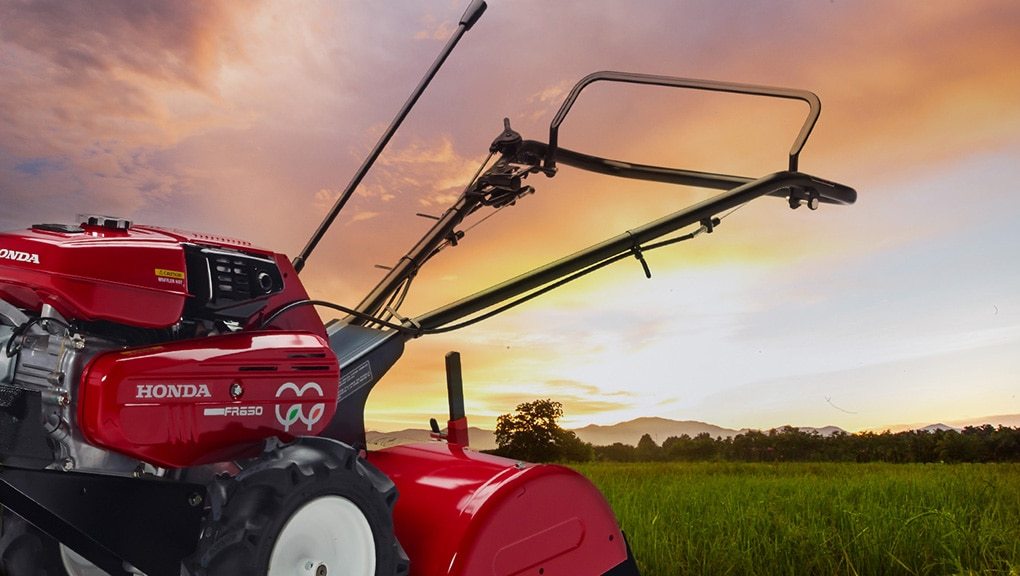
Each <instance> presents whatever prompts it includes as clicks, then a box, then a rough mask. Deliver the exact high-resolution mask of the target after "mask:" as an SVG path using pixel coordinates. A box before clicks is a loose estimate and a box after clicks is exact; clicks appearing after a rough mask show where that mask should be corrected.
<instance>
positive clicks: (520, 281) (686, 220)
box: [415, 172, 857, 330]
mask: <svg viewBox="0 0 1020 576" xmlns="http://www.w3.org/2000/svg"><path fill="white" fill-rule="evenodd" d="M795 187H803V188H810V189H812V190H816V191H817V192H818V193H819V195H820V196H822V197H827V198H831V199H833V200H837V201H838V203H845V204H852V203H853V202H854V200H856V197H857V193H856V192H855V191H854V190H853V189H852V188H849V187H846V186H843V185H840V184H836V183H833V182H828V181H825V180H821V179H818V178H814V177H812V176H809V175H807V174H803V173H800V172H777V173H775V174H770V175H768V176H765V177H763V178H760V179H758V180H755V181H753V182H749V183H747V184H744V185H742V186H738V187H736V188H734V189H732V190H729V191H727V192H723V193H722V194H718V195H716V196H714V197H712V198H709V199H708V200H705V201H703V202H700V203H698V204H694V205H692V206H689V207H687V208H685V209H683V210H679V211H677V212H674V213H672V214H669V215H667V216H664V217H662V218H660V219H658V220H655V221H653V222H650V223H648V224H645V225H644V226H641V227H639V228H635V229H634V230H630V231H628V232H624V233H623V234H620V235H618V236H615V237H613V238H610V239H608V240H606V241H604V242H601V243H599V244H596V245H594V246H591V247H589V248H586V249H584V250H582V251H580V252H577V253H574V254H572V255H570V256H567V257H565V258H561V259H560V260H557V261H555V262H551V263H549V264H547V265H545V266H542V267H540V268H536V269H534V270H532V271H530V272H527V273H525V274H522V275H520V276H517V277H516V278H513V279H510V280H507V281H506V282H503V283H501V284H497V285H496V286H493V287H491V288H488V289H486V290H483V291H481V292H477V293H475V294H473V295H471V296H468V297H466V298H463V299H461V300H458V301H457V302H453V303H451V304H448V305H446V306H443V307H441V308H438V309H436V310H433V311H431V312H428V313H426V314H424V315H422V316H419V317H417V318H415V322H416V323H417V324H418V325H419V326H421V328H423V329H425V330H429V329H433V328H439V327H441V326H444V325H446V324H449V323H451V322H453V321H456V320H459V319H461V318H464V317H467V316H470V315H472V314H475V313H477V312H480V311H482V310H485V309H486V308H489V307H491V306H494V305H496V304H499V303H501V302H504V301H506V300H509V299H511V298H514V297H516V296H519V295H521V294H524V293H526V292H528V291H531V290H534V289H536V288H539V287H541V286H544V285H545V284H548V283H550V282H553V281H556V280H558V279H560V278H563V277H565V276H568V275H570V274H573V273H575V272H578V271H580V270H582V269H584V268H587V267H588V266H592V265H594V264H597V263H599V262H602V261H604V260H607V259H609V258H612V257H614V256H617V255H619V254H621V253H627V252H630V251H632V250H633V248H634V247H635V246H640V245H642V244H645V243H647V242H650V241H652V240H655V239H656V238H660V237H662V236H665V235H667V234H670V233H672V232H675V231H677V230H679V229H681V228H684V227H686V226H690V225H692V224H696V223H698V222H701V221H703V220H705V219H707V218H711V217H713V216H715V215H717V214H719V213H721V212H724V211H726V210H729V209H731V208H735V207H737V206H740V205H741V204H744V203H745V202H749V201H751V200H753V199H755V198H758V197H760V196H766V195H770V194H772V193H774V192H778V191H780V190H783V189H788V188H795Z"/></svg>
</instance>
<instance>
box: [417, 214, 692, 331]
mask: <svg viewBox="0 0 1020 576" xmlns="http://www.w3.org/2000/svg"><path fill="white" fill-rule="evenodd" d="M701 230H702V229H698V230H697V231H696V232H691V233H689V234H684V235H683V236H678V237H676V238H670V239H669V240H663V241H662V242H656V243H654V244H648V245H646V246H644V247H643V248H642V250H643V251H644V252H648V251H649V250H655V249H657V248H662V247H664V246H669V245H671V244H677V243H679V242H683V241H685V240H690V239H692V238H694V237H695V236H697V235H698V234H699V233H701ZM632 255H633V253H632V252H625V253H622V254H617V255H616V256H611V257H609V258H607V259H605V260H603V261H601V262H597V263H595V264H592V265H591V266H589V267H587V268H585V269H583V270H579V271H577V272H575V273H573V274H571V275H570V276H566V277H564V278H561V279H559V280H557V281H556V282H553V283H552V284H548V285H546V286H544V287H542V288H539V289H538V290H536V291H534V292H532V293H530V294H527V295H525V296H522V297H520V298H518V299H517V300H514V301H512V302H508V303H507V304H504V305H503V306H500V307H499V308H496V309H494V310H490V311H488V312H486V313H484V314H481V315H479V316H476V317H474V318H471V319H470V320H465V321H464V322H461V323H459V324H451V325H448V326H443V327H440V328H428V329H423V330H422V331H421V334H422V335H426V334H443V333H446V332H453V331H454V330H460V329H461V328H467V327H468V326H471V325H473V324H477V323H479V322H481V321H482V320H488V319H489V318H492V317H493V316H496V315H497V314H502V313H503V312H506V311H507V310H510V309H512V308H515V307H517V306H520V305H521V304H524V303H525V302H528V301H530V300H533V299H535V298H537V297H539V296H541V295H543V294H546V293H548V292H551V291H553V290H555V289H557V288H559V287H560V286H563V285H564V284H569V283H570V282H573V281H574V280H578V279H580V278H583V277H584V276H587V275H588V274H591V273H592V272H595V271H596V270H600V269H602V268H605V267H606V266H609V265H610V264H615V263H616V262H619V261H620V260H623V259H624V258H628V257H630V256H632Z"/></svg>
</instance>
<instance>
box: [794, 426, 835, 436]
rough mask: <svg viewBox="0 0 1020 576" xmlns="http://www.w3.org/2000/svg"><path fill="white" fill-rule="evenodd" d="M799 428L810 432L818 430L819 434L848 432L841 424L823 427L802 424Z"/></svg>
mask: <svg viewBox="0 0 1020 576" xmlns="http://www.w3.org/2000/svg"><path fill="white" fill-rule="evenodd" d="M797 429H798V430H800V431H801V432H807V433H809V434H810V433H812V432H816V433H817V434H818V435H819V436H832V435H833V434H835V433H837V432H839V433H841V434H846V433H847V431H846V430H844V429H842V428H840V427H839V426H822V427H821V428H812V427H811V426H800V427H799V428H797Z"/></svg>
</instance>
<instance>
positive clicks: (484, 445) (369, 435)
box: [365, 426, 496, 450]
mask: <svg viewBox="0 0 1020 576" xmlns="http://www.w3.org/2000/svg"><path fill="white" fill-rule="evenodd" d="M431 438H432V436H431V435H430V433H429V431H428V430H418V429H414V428H408V429H406V430H398V431H396V432H366V433H365V440H366V441H367V442H368V447H369V448H372V449H375V450H378V449H379V448H388V447H390V446H398V445H400V444H410V443H412V442H428V441H429V440H430V439H431ZM468 440H469V441H470V442H471V447H472V448H474V449H475V450H493V449H495V448H496V433H495V432H493V431H492V430H483V429H481V428H475V427H474V426H472V427H470V428H468Z"/></svg>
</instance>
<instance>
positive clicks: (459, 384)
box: [429, 352, 468, 447]
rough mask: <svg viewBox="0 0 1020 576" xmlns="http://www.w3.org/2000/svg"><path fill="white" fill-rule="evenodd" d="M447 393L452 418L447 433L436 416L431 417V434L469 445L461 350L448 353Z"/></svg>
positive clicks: (437, 437) (448, 441)
mask: <svg viewBox="0 0 1020 576" xmlns="http://www.w3.org/2000/svg"><path fill="white" fill-rule="evenodd" d="M446 395H447V398H448V400H449V404H450V419H449V421H447V423H446V433H445V434H444V433H443V432H442V430H440V429H439V422H437V421H436V419H435V418H430V419H429V426H430V428H431V429H432V433H431V436H432V438H435V439H436V440H445V441H446V442H447V443H449V444H457V445H459V446H463V447H467V445H468V423H467V415H466V414H465V412H464V378H463V376H462V375H461V368H460V352H449V353H448V354H447V355H446Z"/></svg>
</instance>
